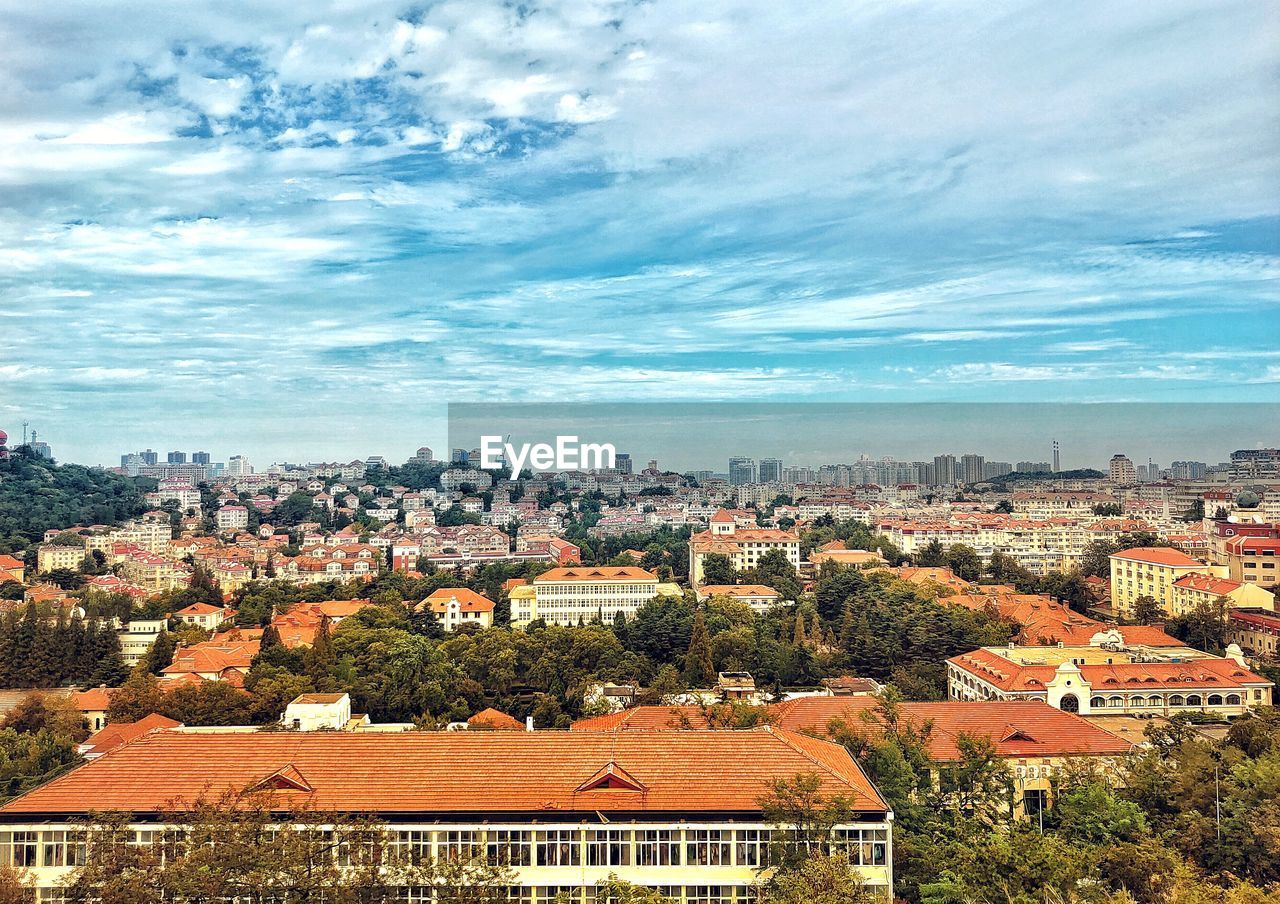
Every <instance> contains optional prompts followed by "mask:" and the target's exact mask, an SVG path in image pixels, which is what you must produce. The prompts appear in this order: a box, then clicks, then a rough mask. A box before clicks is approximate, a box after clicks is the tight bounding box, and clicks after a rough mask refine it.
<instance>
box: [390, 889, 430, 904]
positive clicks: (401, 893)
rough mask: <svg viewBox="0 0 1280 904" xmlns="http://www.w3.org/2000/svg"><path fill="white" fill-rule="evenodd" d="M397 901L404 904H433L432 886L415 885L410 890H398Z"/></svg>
mask: <svg viewBox="0 0 1280 904" xmlns="http://www.w3.org/2000/svg"><path fill="white" fill-rule="evenodd" d="M395 894H396V896H395V900H396V901H397V902H399V901H403V902H404V904H431V901H432V898H433V895H432V888H431V886H430V885H415V886H410V887H408V888H397V889H396V892H395Z"/></svg>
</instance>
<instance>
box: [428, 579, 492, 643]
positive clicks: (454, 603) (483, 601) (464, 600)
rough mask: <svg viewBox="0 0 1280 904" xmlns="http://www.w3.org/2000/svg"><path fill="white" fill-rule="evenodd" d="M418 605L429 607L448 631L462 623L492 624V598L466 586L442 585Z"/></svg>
mask: <svg viewBox="0 0 1280 904" xmlns="http://www.w3.org/2000/svg"><path fill="white" fill-rule="evenodd" d="M420 605H422V606H428V607H430V609H431V611H432V612H433V613H435V616H436V618H438V619H440V624H441V625H442V626H443V627H444V629H445V630H446V631H449V632H453V631H456V630H457V629H458V628H460V627H461V626H462V625H475V626H477V627H479V628H489V627H492V626H493V600H491V599H489V598H488V597H487V596H484V595H483V594H480V593H476V592H475V591H474V590H471V589H469V588H466V587H442V588H440V589H439V590H437V591H435V592H434V593H432V594H431V595H430V596H428V597H427V598H426V599H425V600H423V601H422V603H421V604H420Z"/></svg>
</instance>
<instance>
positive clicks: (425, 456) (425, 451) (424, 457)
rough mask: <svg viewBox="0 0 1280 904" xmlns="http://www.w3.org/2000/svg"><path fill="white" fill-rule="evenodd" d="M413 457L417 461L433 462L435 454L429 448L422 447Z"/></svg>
mask: <svg viewBox="0 0 1280 904" xmlns="http://www.w3.org/2000/svg"><path fill="white" fill-rule="evenodd" d="M413 457H414V458H416V459H417V460H418V461H434V460H435V454H434V453H433V452H432V451H431V447H430V446H423V447H422V448H420V449H419V450H418V451H417V453H416V454H415V455H414V456H413Z"/></svg>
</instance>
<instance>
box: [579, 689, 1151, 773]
mask: <svg viewBox="0 0 1280 904" xmlns="http://www.w3.org/2000/svg"><path fill="white" fill-rule="evenodd" d="M878 704H879V701H877V700H876V698H875V697H872V696H858V697H849V696H845V697H798V698H796V699H793V700H785V701H783V702H781V703H774V704H770V705H769V706H768V707H767V714H768V715H767V718H769V719H771V720H772V722H773V725H774V726H775V727H776V728H778V729H782V730H786V731H795V732H805V733H810V734H818V735H825V734H826V733H827V732H828V730H829V729H830V727H831V725H832V723H833V721H834V720H837V719H838V720H840V721H842V722H844V723H845V724H846V725H848V726H849V727H852V728H855V729H856V728H863V727H865V728H866V729H868V730H870V731H872V732H873V733H874V732H875V731H877V730H878V726H879V723H878V722H877V721H875V718H874V714H875V712H876V707H877V706H878ZM901 712H902V714H903V716H904V717H905V718H906V719H907V720H908V721H910V722H911V723H912V724H914V725H916V726H923V725H924V724H925V723H926V722H929V723H932V726H933V728H932V733H931V734H930V736H929V739H928V744H927V746H928V748H929V755H930V757H932V758H933V759H934V760H935V761H937V762H952V761H954V760H957V759H959V758H960V751H959V748H958V746H957V743H958V742H957V735H959V734H960V733H962V732H964V733H967V734H970V735H973V736H985V737H989V738H991V740H992V742H993V743H994V744H995V747H996V752H997V753H998V754H999V755H1000V756H1002V757H1025V756H1083V755H1094V756H1103V755H1113V754H1121V753H1127V752H1128V751H1129V750H1130V749H1131V746H1132V745H1130V744H1129V742H1128V741H1125V740H1122V739H1120V738H1117V737H1116V736H1115V735H1112V734H1111V733H1109V732H1106V731H1103V730H1102V729H1100V728H1096V727H1095V726H1093V725H1091V724H1090V723H1088V722H1086V721H1085V720H1084V719H1081V718H1080V717H1079V716H1076V715H1072V714H1071V713H1065V712H1062V711H1061V710H1058V709H1054V708H1053V707H1052V706H1049V705H1048V704H1047V703H1042V702H1040V701H1038V700H1026V701H1012V702H1006V701H983V702H977V703H965V702H959V701H947V702H942V703H903V704H901ZM864 713H865V714H866V715H865V716H864V715H863V714H864ZM868 720H870V721H868ZM706 724H707V722H706V710H705V709H704V708H703V707H700V706H636V707H632V708H630V709H624V710H622V711H621V712H616V713H610V714H608V715H604V716H596V717H594V718H589V719H579V720H578V721H577V722H574V723H573V725H572V726H571V730H572V731H601V730H608V731H622V732H623V733H631V732H655V733H657V732H669V731H671V730H678V729H681V728H685V729H701V728H705V727H706Z"/></svg>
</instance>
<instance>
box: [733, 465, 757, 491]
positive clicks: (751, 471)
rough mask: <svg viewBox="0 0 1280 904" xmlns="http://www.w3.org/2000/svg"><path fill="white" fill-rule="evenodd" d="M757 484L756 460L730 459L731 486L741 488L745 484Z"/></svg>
mask: <svg viewBox="0 0 1280 904" xmlns="http://www.w3.org/2000/svg"><path fill="white" fill-rule="evenodd" d="M755 482H756V460H755V459H754V458H731V459H729V485H730V486H735V487H739V486H742V485H743V484H744V483H755Z"/></svg>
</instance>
